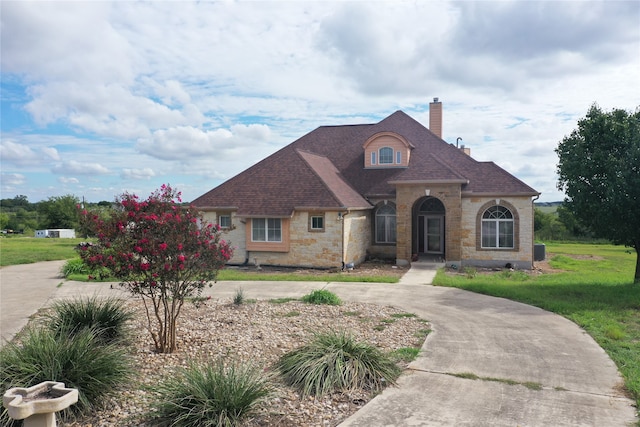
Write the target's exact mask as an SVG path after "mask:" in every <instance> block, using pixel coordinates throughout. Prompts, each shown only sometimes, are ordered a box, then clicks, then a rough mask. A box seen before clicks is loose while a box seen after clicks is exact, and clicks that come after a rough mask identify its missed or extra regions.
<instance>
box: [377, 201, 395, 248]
mask: <svg viewBox="0 0 640 427" xmlns="http://www.w3.org/2000/svg"><path fill="white" fill-rule="evenodd" d="M395 242H396V208H395V206H393V205H391V204H387V205H383V206H381V207H380V208H378V210H377V211H376V243H395Z"/></svg>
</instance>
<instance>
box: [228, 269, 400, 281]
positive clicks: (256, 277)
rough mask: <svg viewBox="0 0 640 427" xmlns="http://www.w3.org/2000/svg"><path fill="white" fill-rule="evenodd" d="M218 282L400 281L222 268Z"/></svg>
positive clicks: (383, 277) (354, 273)
mask: <svg viewBox="0 0 640 427" xmlns="http://www.w3.org/2000/svg"><path fill="white" fill-rule="evenodd" d="M218 280H219V281H249V280H251V281H274V282H284V281H288V282H367V283H371V282H375V283H398V281H399V280H400V279H399V278H398V277H395V276H385V275H379V276H367V275H360V274H358V272H357V271H352V272H350V273H348V274H346V273H330V272H327V273H324V274H322V273H316V274H299V273H295V272H290V273H286V272H285V273H266V272H254V271H243V270H238V269H234V268H223V269H222V270H220V272H219V273H218Z"/></svg>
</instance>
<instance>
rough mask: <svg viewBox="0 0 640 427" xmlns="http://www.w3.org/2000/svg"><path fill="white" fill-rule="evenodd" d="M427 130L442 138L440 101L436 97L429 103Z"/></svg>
mask: <svg viewBox="0 0 640 427" xmlns="http://www.w3.org/2000/svg"><path fill="white" fill-rule="evenodd" d="M429 130H430V131H431V132H433V133H435V134H436V135H437V136H438V138H441V139H442V102H440V101H438V98H433V102H431V103H429Z"/></svg>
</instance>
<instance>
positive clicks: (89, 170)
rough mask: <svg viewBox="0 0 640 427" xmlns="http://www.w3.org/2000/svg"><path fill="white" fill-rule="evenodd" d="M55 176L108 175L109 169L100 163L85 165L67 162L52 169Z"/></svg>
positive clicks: (71, 161) (72, 161) (73, 161)
mask: <svg viewBox="0 0 640 427" xmlns="http://www.w3.org/2000/svg"><path fill="white" fill-rule="evenodd" d="M51 172H53V173H54V174H66V175H68V174H74V175H106V174H108V173H109V169H107V168H106V167H104V166H102V165H101V164H99V163H83V162H78V161H75V160H67V161H64V162H62V163H58V164H56V165H55V166H54V167H53V168H51Z"/></svg>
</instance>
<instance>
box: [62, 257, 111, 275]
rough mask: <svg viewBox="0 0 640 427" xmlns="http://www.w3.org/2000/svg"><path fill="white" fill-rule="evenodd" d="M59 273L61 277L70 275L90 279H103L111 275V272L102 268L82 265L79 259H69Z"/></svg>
mask: <svg viewBox="0 0 640 427" xmlns="http://www.w3.org/2000/svg"><path fill="white" fill-rule="evenodd" d="M60 273H61V274H62V276H63V277H69V276H71V275H74V274H75V275H86V276H89V277H90V278H91V277H93V278H98V279H104V278H107V277H109V276H110V275H111V271H109V269H108V268H104V267H91V266H89V265H87V264H85V263H84V261H83V260H82V259H81V258H74V259H70V260H68V261H67V262H65V263H64V265H63V266H62V268H61V269H60Z"/></svg>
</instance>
